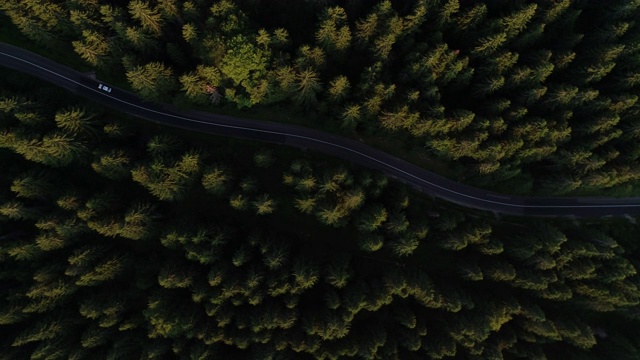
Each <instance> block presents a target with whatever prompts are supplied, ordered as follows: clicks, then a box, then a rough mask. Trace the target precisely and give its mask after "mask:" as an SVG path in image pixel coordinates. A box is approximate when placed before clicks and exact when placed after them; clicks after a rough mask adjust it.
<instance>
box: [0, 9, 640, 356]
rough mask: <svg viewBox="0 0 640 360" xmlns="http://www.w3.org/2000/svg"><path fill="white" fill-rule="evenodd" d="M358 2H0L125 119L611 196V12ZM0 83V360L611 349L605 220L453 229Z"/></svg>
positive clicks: (623, 260) (633, 92)
mask: <svg viewBox="0 0 640 360" xmlns="http://www.w3.org/2000/svg"><path fill="white" fill-rule="evenodd" d="M363 4H364V3H362V4H360V3H358V2H354V3H353V4H351V3H349V5H348V6H344V7H338V6H336V5H335V4H330V5H329V4H325V3H324V2H306V3H305V2H301V3H296V4H293V3H292V4H288V5H287V6H282V5H278V4H276V3H271V2H270V3H267V2H264V1H253V2H238V3H237V4H236V3H235V2H233V1H229V0H222V1H215V2H212V3H210V4H205V2H202V1H184V2H179V1H172V0H159V1H154V2H146V1H137V0H136V1H124V2H112V4H110V5H101V4H98V3H96V2H92V1H73V2H59V1H57V2H56V1H40V2H37V1H36V2H34V1H26V0H24V1H23V0H9V1H5V2H2V4H0V9H1V10H2V12H3V14H4V15H3V16H4V18H3V20H5V19H8V20H10V21H11V22H12V23H14V24H15V25H16V26H17V27H18V29H19V30H20V31H21V32H22V33H23V34H25V35H26V36H27V37H28V38H30V39H32V40H34V41H36V42H37V43H39V44H41V45H43V46H44V47H48V48H52V49H56V48H59V49H62V50H64V51H72V49H73V50H75V52H76V53H77V54H79V55H80V56H81V58H82V59H84V60H85V61H87V62H88V63H89V64H91V65H92V66H94V67H97V68H98V74H97V76H98V77H99V78H100V77H101V76H104V74H101V72H104V71H109V72H110V76H114V77H118V76H120V77H122V76H121V75H120V74H121V72H122V69H126V77H127V79H128V80H129V83H130V84H131V87H132V88H133V90H134V91H136V92H138V93H139V94H141V95H142V96H143V97H144V98H145V99H147V100H153V101H168V100H173V99H175V101H176V103H178V104H179V105H180V106H189V105H188V104H187V103H186V102H192V103H197V104H199V106H200V105H201V106H208V105H210V104H218V103H220V106H221V107H222V108H225V106H228V104H225V102H227V101H228V102H231V103H233V104H234V105H236V106H238V107H254V106H256V105H266V104H274V103H278V104H277V106H274V107H268V108H265V110H268V111H272V110H273V111H276V110H277V109H278V108H281V109H286V110H287V114H295V113H296V112H302V111H305V112H307V113H308V115H310V116H308V118H309V119H320V120H321V121H320V122H318V123H315V124H313V125H314V126H325V125H326V126H333V125H332V124H339V125H340V126H341V128H342V129H343V131H345V132H347V133H349V134H350V135H353V136H355V137H357V138H358V139H360V140H361V141H365V142H366V141H370V140H372V141H376V142H377V143H384V144H391V145H392V146H395V145H393V144H403V146H402V149H401V150H402V151H406V153H407V154H408V156H411V158H412V159H421V160H428V161H427V162H429V163H430V161H431V160H434V159H435V160H438V161H441V162H442V163H444V164H445V165H446V167H447V168H451V169H455V170H460V171H459V173H460V174H465V176H466V181H468V182H470V183H475V184H484V185H485V186H492V187H496V188H501V187H502V188H508V189H509V190H513V191H515V188H516V187H521V188H525V187H526V186H524V185H522V184H531V185H530V186H529V188H528V189H532V190H533V191H537V192H545V193H547V194H549V193H553V194H557V195H561V194H566V193H569V192H572V191H573V192H579V191H582V192H585V191H593V192H595V191H602V190H603V189H607V188H612V189H613V188H615V189H618V190H620V189H622V190H623V191H627V192H628V193H633V192H634V191H635V190H634V189H633V186H634V183H635V182H637V180H638V178H640V177H639V176H638V174H640V172H639V171H638V170H637V168H638V163H637V161H638V159H639V158H640V156H638V151H637V150H636V148H637V139H638V134H640V130H638V129H640V127H639V126H638V125H637V118H638V116H637V115H638V114H639V108H638V106H639V105H638V102H637V90H638V85H640V77H639V76H638V74H639V73H640V70H639V68H638V64H639V62H638V61H637V60H638V59H637V52H638V44H637V43H638V36H637V33H638V24H637V22H636V21H635V19H636V18H637V17H638V14H639V12H638V11H640V10H639V9H640V3H639V2H638V1H631V2H630V1H613V2H589V1H582V2H571V1H538V2H535V4H524V3H514V2H508V1H506V2H505V1H494V2H486V3H482V4H476V3H473V2H469V1H457V0H448V1H416V2H413V3H411V4H405V5H406V6H404V5H402V4H400V5H398V4H395V3H393V2H391V1H374V2H372V3H370V4H369V3H367V6H366V7H365V6H363ZM258 17H259V18H260V19H258ZM4 25H5V24H4V23H3V26H4ZM6 25H7V26H5V27H3V29H8V27H9V26H10V25H8V22H7V24H6ZM285 29H287V30H285ZM3 80H4V82H3V88H2V91H3V93H2V96H1V97H0V146H1V147H2V148H3V149H2V150H3V151H2V153H1V154H0V169H2V171H1V172H0V281H1V282H2V284H3V285H4V286H3V287H0V332H1V333H2V334H3V336H2V337H0V348H1V349H3V350H6V351H3V352H2V353H3V356H4V357H7V358H25V357H26V358H33V359H38V358H43V359H44V358H88V357H92V356H93V357H95V356H98V357H100V356H102V357H105V358H114V359H116V358H165V357H178V358H229V357H233V358H276V357H282V358H299V357H308V358H325V359H327V358H351V357H362V358H383V359H387V358H389V359H394V358H400V359H403V358H471V359H494V358H495V359H500V358H530V359H544V358H553V357H568V358H580V359H618V358H619V359H635V358H638V349H640V345H639V344H638V341H637V336H636V334H637V333H638V329H639V327H638V323H637V316H636V314H635V312H634V309H635V308H636V307H637V306H638V303H639V302H640V293H639V290H638V286H637V284H638V274H637V270H636V268H637V266H638V262H637V260H636V259H637V257H638V246H637V244H636V239H637V237H638V230H637V225H636V224H634V223H632V222H629V221H627V220H626V219H601V220H595V219H591V220H584V219H574V220H571V221H565V220H553V219H539V220H536V221H530V220H524V219H515V218H508V219H507V218H504V219H498V220H496V219H494V218H492V217H491V216H485V215H486V214H479V213H474V214H463V213H460V212H455V211H453V210H451V209H445V208H443V207H442V204H439V203H438V202H435V201H432V200H430V199H428V198H423V197H421V196H419V194H415V193H412V192H410V191H408V190H407V189H406V188H404V187H402V186H400V185H399V184H395V183H394V182H389V181H388V180H387V178H386V177H384V176H383V175H381V174H371V173H367V172H365V171H363V170H361V169H355V168H346V167H344V166H336V165H335V164H334V161H333V160H331V159H324V158H323V159H319V158H316V156H315V155H313V154H302V153H300V154H294V155H292V154H291V153H290V151H289V152H286V153H285V152H284V151H281V150H279V149H277V148H275V147H274V148H270V147H268V148H264V149H262V150H259V151H257V152H256V151H255V148H253V147H247V146H246V144H244V143H239V142H237V141H229V142H225V141H224V140H221V139H216V140H215V141H210V140H211V139H206V140H203V139H200V140H199V139H196V138H195V137H194V138H188V139H187V138H185V136H184V135H180V133H175V134H174V135H172V136H170V135H168V132H166V131H164V130H162V129H159V130H156V131H152V130H151V128H149V127H147V126H138V125H137V121H136V120H133V119H124V118H121V117H120V116H119V115H117V114H113V113H108V112H106V111H103V110H102V109H100V108H96V107H95V105H91V106H89V105H87V104H84V103H81V102H78V101H77V100H75V99H73V98H71V97H69V96H67V94H66V93H63V92H60V91H54V90H51V89H50V88H47V87H46V86H45V87H43V88H42V89H39V88H40V87H42V86H41V85H40V84H32V82H31V81H30V80H29V81H26V80H25V81H21V79H20V80H18V81H16V79H15V78H14V77H13V76H11V75H10V74H9V76H5V77H3ZM121 80H124V78H123V79H121ZM178 80H179V81H178ZM180 92H182V94H183V95H184V96H181V93H180ZM222 99H226V100H224V101H223V100H222ZM289 110H291V111H289ZM225 111H226V110H225ZM252 114H254V113H252V112H248V113H247V114H246V115H243V116H246V117H252V116H253V115H252ZM277 115H278V116H280V115H281V114H280V113H278V114H277ZM311 115H312V116H311ZM381 140H384V141H381ZM221 141H222V142H221ZM205 143H206V144H205ZM186 144H188V146H186ZM425 145H426V148H427V149H426V150H425V149H424V146H425ZM397 149H399V148H397ZM5 150H6V151H5ZM230 154H231V155H230ZM291 156H294V159H295V158H297V159H298V160H292V161H291V162H290V163H285V162H284V160H282V159H288V158H291ZM276 159H277V161H276ZM205 164H207V165H208V166H206V165H205ZM256 168H258V169H256ZM505 184H507V185H505ZM514 184H515V185H514ZM527 186H528V185H527ZM527 191H528V190H527ZM409 200H410V201H409ZM233 209H238V210H246V211H242V212H238V211H232V210H233ZM266 214H268V215H269V216H258V215H266ZM131 240H135V241H131ZM158 240H159V241H158ZM96 354H99V355H96Z"/></svg>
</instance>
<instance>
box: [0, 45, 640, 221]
mask: <svg viewBox="0 0 640 360" xmlns="http://www.w3.org/2000/svg"><path fill="white" fill-rule="evenodd" d="M0 65H3V66H5V67H8V68H11V69H13V70H17V71H20V72H24V73H27V74H29V75H33V76H35V77H38V78H40V79H42V80H45V81H48V82H50V83H53V84H55V85H58V86H61V87H63V88H66V89H68V90H70V91H72V92H74V93H76V94H79V95H81V96H84V97H87V98H90V99H92V100H94V101H97V102H100V103H102V104H104V105H106V106H109V107H112V108H115V109H116V110H119V111H122V112H125V113H128V114H131V115H134V116H137V117H141V118H144V119H147V120H151V121H154V122H157V123H162V124H165V125H169V126H173V127H179V128H184V129H188V130H194V131H199V132H205V133H211V134H218V135H225V136H233V137H239V138H248V139H253V140H259V141H266V142H272V143H278V144H283V145H288V146H293V147H297V148H303V149H313V150H317V151H320V152H323V153H326V154H329V155H333V156H336V157H339V158H342V159H344V160H347V161H350V162H353V163H356V164H359V165H363V166H366V167H369V168H373V169H377V170H381V171H383V172H385V173H386V174H387V175H389V176H391V177H392V178H395V179H397V180H399V181H401V182H403V183H406V184H408V185H411V186H412V187H414V188H416V189H418V190H420V191H422V192H424V193H427V194H430V195H432V196H435V197H438V198H442V199H445V200H447V201H451V202H454V203H456V204H459V205H462V206H465V207H471V208H476V209H481V210H487V211H492V212H496V213H505V214H512V215H527V216H607V215H636V214H640V198H607V197H572V198H569V197H526V196H513V195H506V194H499V193H495V192H489V191H486V190H482V189H478V188H473V187H470V186H467V185H464V184H460V183H457V182H455V181H452V180H450V179H447V178H444V177H442V176H439V175H437V174H434V173H432V172H429V171H426V170H424V169H422V168H420V167H418V166H415V165H413V164H411V163H408V162H406V161H404V160H402V159H399V158H396V157H394V156H392V155H389V154H387V153H385V152H382V151H380V150H377V149H375V148H373V147H370V146H368V145H365V144H363V143H361V142H358V141H355V140H352V139H349V138H346V137H342V136H338V135H333V134H328V133H324V132H321V131H317V130H313V129H308V128H304V127H299V126H294V125H286V124H280V123H273V122H265V121H256V120H249V119H243V118H235V117H230V116H225V115H216V114H211V113H205V112H199V111H180V110H177V109H175V108H174V107H172V106H171V105H166V104H164V105H158V104H150V103H146V102H144V101H143V100H141V99H140V98H139V97H137V96H136V95H134V94H132V93H130V92H127V91H124V90H121V89H117V88H113V87H112V91H111V92H107V91H104V90H102V89H101V88H99V85H100V84H103V83H101V82H99V81H97V80H95V79H92V78H90V77H88V76H86V75H83V74H81V73H79V72H77V71H75V70H72V69H70V68H67V67H65V66H62V65H60V64H58V63H55V62H53V61H51V60H49V59H47V58H44V57H41V56H39V55H36V54H34V53H32V52H29V51H26V50H24V49H21V48H18V47H15V46H11V45H8V44H3V43H0Z"/></svg>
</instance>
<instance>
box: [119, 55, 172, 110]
mask: <svg viewBox="0 0 640 360" xmlns="http://www.w3.org/2000/svg"><path fill="white" fill-rule="evenodd" d="M127 80H129V83H131V86H132V87H133V89H134V90H136V91H137V92H138V93H139V94H140V95H141V96H142V97H143V98H145V99H147V100H155V101H158V100H162V99H163V98H165V97H166V96H167V95H168V94H169V93H170V92H171V91H172V90H174V88H175V85H176V82H175V79H174V78H173V71H172V70H171V68H169V67H167V66H166V65H164V64H162V63H159V62H152V63H148V64H146V65H143V66H136V67H135V68H133V69H131V70H129V71H127Z"/></svg>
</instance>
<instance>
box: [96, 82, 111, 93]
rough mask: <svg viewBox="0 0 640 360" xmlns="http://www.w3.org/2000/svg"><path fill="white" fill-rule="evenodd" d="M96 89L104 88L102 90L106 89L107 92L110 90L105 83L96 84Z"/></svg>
mask: <svg viewBox="0 0 640 360" xmlns="http://www.w3.org/2000/svg"><path fill="white" fill-rule="evenodd" d="M98 89H101V90H104V91H106V92H108V93H110V92H111V88H110V87H108V86H106V85H102V84H100V85H98Z"/></svg>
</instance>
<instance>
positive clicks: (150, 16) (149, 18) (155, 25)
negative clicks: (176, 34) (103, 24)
mask: <svg viewBox="0 0 640 360" xmlns="http://www.w3.org/2000/svg"><path fill="white" fill-rule="evenodd" d="M128 8H129V14H131V16H132V17H133V18H134V19H136V20H138V21H140V24H141V25H142V27H143V28H144V29H145V30H147V31H149V32H151V33H153V34H155V35H156V36H157V35H160V33H161V32H162V25H163V21H162V17H161V15H160V13H158V10H157V9H152V8H151V6H150V5H149V3H147V2H144V1H142V0H133V1H131V2H129V4H128Z"/></svg>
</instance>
